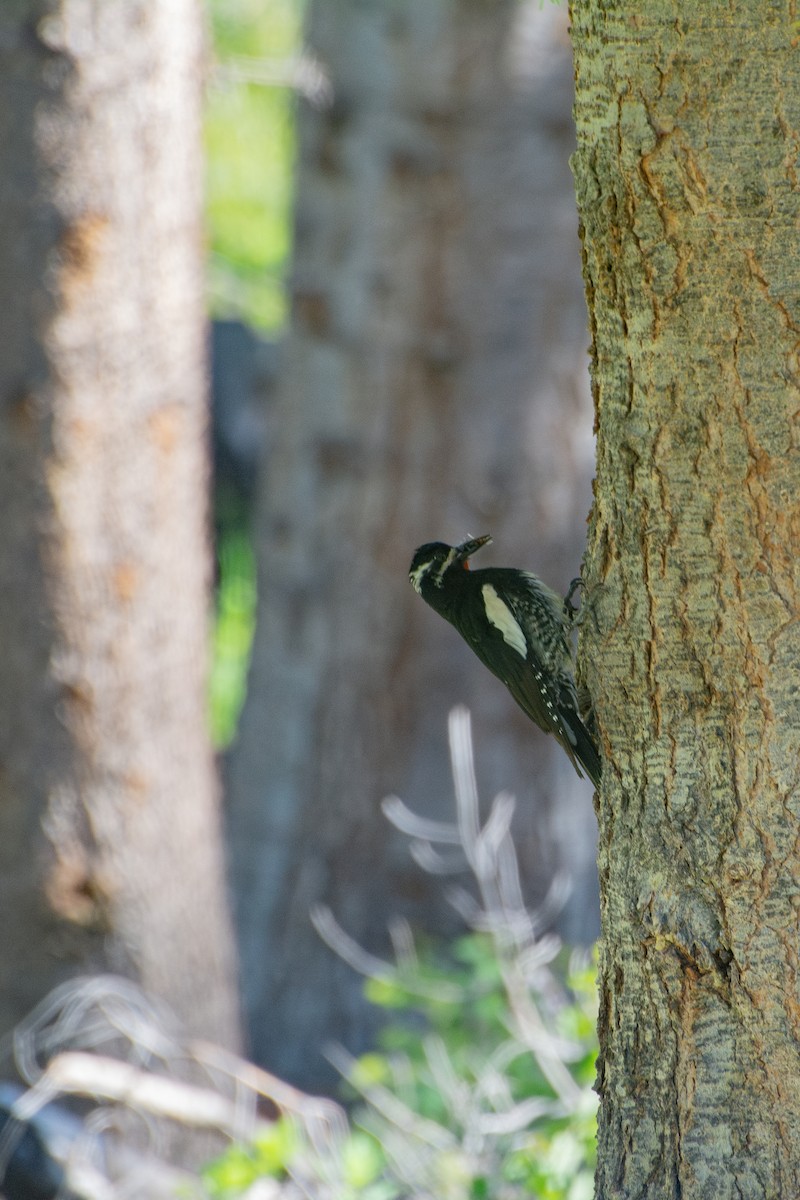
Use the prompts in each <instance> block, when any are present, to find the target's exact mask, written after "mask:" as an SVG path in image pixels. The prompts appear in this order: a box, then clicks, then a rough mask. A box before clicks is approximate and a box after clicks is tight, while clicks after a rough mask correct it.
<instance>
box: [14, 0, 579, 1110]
mask: <svg viewBox="0 0 800 1200" xmlns="http://www.w3.org/2000/svg"><path fill="white" fill-rule="evenodd" d="M0 60H2V63H3V68H2V70H1V71H0V155H2V159H3V165H2V171H0V300H2V307H3V312H4V316H5V319H4V321H3V323H2V328H0V399H1V400H2V416H0V660H1V661H2V662H3V672H2V678H1V679H0V900H1V901H2V904H3V911H4V916H5V919H4V922H3V929H2V931H0V940H1V941H2V952H0V1029H2V1030H11V1029H12V1028H13V1027H14V1026H15V1025H16V1024H17V1023H18V1022H19V1021H20V1020H21V1019H22V1018H23V1017H24V1016H25V1015H26V1013H28V1012H29V1011H30V1009H31V1008H32V1007H33V1006H34V1005H35V1004H36V1003H38V1002H39V1001H40V1000H41V999H42V997H44V996H45V995H47V993H48V991H49V989H50V988H52V987H53V986H55V985H57V984H59V983H61V982H63V981H64V980H69V979H72V978H74V977H75V976H76V975H80V974H86V973H94V972H98V971H100V972H108V971H112V972H115V973H120V974H122V975H125V976H128V977H129V978H131V979H133V980H135V981H136V982H137V983H140V984H141V985H142V986H144V987H145V988H146V989H148V991H151V992H153V993H154V994H156V995H157V996H159V997H161V998H163V999H164V1000H165V1001H166V1002H167V1003H168V1004H169V1005H170V1006H171V1007H172V1009H173V1011H174V1012H176V1013H177V1015H178V1017H179V1018H180V1019H181V1020H182V1021H183V1022H184V1023H185V1024H186V1026H187V1028H188V1029H189V1030H190V1031H193V1032H195V1033H197V1034H199V1035H202V1036H203V1037H210V1038H214V1039H216V1040H218V1041H220V1042H221V1043H223V1044H225V1045H228V1046H230V1047H231V1048H242V1047H244V1048H246V1050H247V1052H248V1053H249V1055H250V1056H251V1057H252V1058H253V1060H254V1061H255V1062H256V1063H259V1064H261V1065H263V1066H265V1067H267V1068H268V1069H269V1070H271V1071H274V1072H276V1073H277V1074H278V1075H280V1076H281V1077H283V1078H284V1079H286V1080H289V1081H291V1082H292V1083H295V1084H297V1085H300V1086H302V1087H304V1088H312V1089H322V1090H329V1089H331V1088H333V1087H334V1086H335V1081H336V1079H337V1074H336V1072H335V1071H334V1069H333V1067H332V1066H331V1064H330V1062H329V1060H328V1058H326V1057H325V1056H324V1053H323V1051H324V1049H325V1047H326V1046H328V1045H329V1044H331V1043H338V1044H340V1045H342V1046H344V1047H345V1048H346V1049H347V1051H348V1052H349V1053H351V1054H353V1055H358V1054H361V1053H363V1052H364V1051H366V1050H368V1049H369V1048H370V1047H371V1046H372V1045H373V1044H374V1039H375V1036H376V1031H377V1029H378V1027H379V1025H380V1024H382V1022H383V1021H384V1019H385V1018H384V1016H382V1015H381V1010H380V1009H378V1008H376V1007H375V1005H373V1004H370V1003H368V1001H367V1000H366V999H365V996H364V990H363V981H362V980H361V979H360V978H359V976H358V975H357V974H356V973H355V972H354V971H353V970H352V968H351V966H350V965H348V964H347V963H345V962H344V961H342V959H341V957H339V956H337V955H336V954H335V953H334V952H333V950H332V949H331V948H330V946H329V945H327V944H326V942H325V941H324V940H323V939H322V938H321V937H320V936H319V934H318V932H317V930H316V929H315V927H314V925H313V924H312V921H311V919H310V915H309V914H310V912H311V911H312V909H314V908H315V906H316V908H317V909H319V906H323V907H324V909H325V910H326V911H327V910H329V911H330V913H331V914H332V915H333V917H334V918H335V919H336V921H337V922H338V923H339V925H340V926H341V928H342V929H343V930H344V931H345V933H346V934H347V935H348V936H349V937H350V938H352V939H353V941H354V943H356V944H358V946H360V947H362V948H364V950H365V951H366V952H368V953H369V954H372V955H379V956H381V955H385V954H387V953H388V952H389V930H390V928H391V927H392V925H393V923H395V924H396V922H397V921H398V920H400V919H402V920H405V921H407V922H408V923H409V926H410V927H411V928H412V929H413V930H414V931H415V932H416V934H417V935H418V936H421V937H422V938H423V939H433V940H436V939H441V938H453V937H455V936H457V935H460V934H461V933H463V931H464V929H465V919H464V912H463V905H462V910H461V911H457V910H456V909H454V907H453V906H452V904H450V903H449V902H448V898H447V889H446V887H445V886H443V884H442V881H441V879H439V878H436V877H434V876H432V875H430V874H429V873H426V872H425V871H423V870H421V869H420V867H419V866H418V865H417V864H416V863H415V862H414V861H413V860H412V859H411V858H410V857H409V855H408V850H407V839H406V838H405V837H403V836H402V835H401V834H400V833H398V832H397V830H396V829H394V828H393V827H392V825H390V824H389V822H387V820H386V818H385V816H384V814H383V811H382V809H381V801H382V800H383V798H384V797H386V796H387V795H390V794H396V795H399V796H400V797H402V798H403V800H404V802H405V803H406V804H407V805H408V806H409V808H410V809H412V810H413V811H414V812H415V813H417V814H419V815H421V816H423V817H426V818H430V819H433V820H437V821H452V820H453V814H454V799H453V784H452V781H451V772H450V763H449V751H448V739H447V715H448V712H449V710H450V709H451V708H452V707H453V706H454V705H456V704H465V705H466V706H467V707H468V708H469V710H470V711H471V713H472V722H473V735H474V740H475V751H476V762H477V773H478V782H479V787H480V793H481V796H482V797H483V798H484V801H485V805H486V807H485V809H484V816H485V815H486V813H487V812H488V803H489V801H490V800H491V798H492V797H493V796H494V795H495V794H496V793H498V792H500V791H507V792H510V793H512V794H513V795H514V796H515V797H516V798H517V806H516V810H515V815H514V821H513V835H514V843H515V846H516V852H517V857H518V859H519V864H520V872H521V879H522V888H523V894H524V898H525V901H526V903H527V904H528V905H529V906H530V907H531V909H537V907H538V906H541V905H542V904H545V902H546V904H547V908H546V912H547V924H548V926H550V927H553V928H554V929H555V930H556V931H557V932H558V934H559V935H560V936H561V937H562V938H563V939H564V940H565V941H566V942H567V943H568V944H570V945H583V946H589V945H590V944H591V943H592V942H593V940H594V938H595V937H596V935H597V931H598V903H597V882H596V875H595V866H594V847H595V824H594V816H593V813H592V809H591V788H590V787H589V786H588V784H587V783H586V781H582V780H580V779H578V778H577V776H576V775H575V773H574V771H573V769H572V767H571V765H570V763H569V762H568V760H567V759H566V757H565V756H564V755H563V753H561V752H560V750H559V748H558V746H557V745H556V743H555V742H554V741H553V740H552V739H546V738H545V737H544V736H543V735H541V734H540V733H539V731H538V730H537V729H536V728H534V726H533V725H531V723H530V722H529V721H528V720H527V719H526V717H525V716H524V715H523V714H522V713H521V712H520V711H519V710H518V709H517V708H516V706H515V705H514V702H513V701H512V700H511V698H510V696H509V695H508V694H507V692H506V691H505V689H504V688H503V687H502V686H501V685H500V684H499V683H498V682H497V681H496V680H494V679H493V677H491V676H490V675H489V674H488V673H487V672H486V671H485V670H484V668H483V667H482V666H481V664H480V663H479V662H478V661H477V659H475V658H474V656H472V655H471V653H470V651H469V650H468V649H467V647H466V646H465V645H464V644H462V642H461V641H460V639H459V638H458V636H457V635H456V634H455V632H454V631H453V630H452V629H451V628H449V627H448V626H447V625H445V624H444V623H443V622H442V621H441V620H440V619H439V618H438V617H437V616H436V615H435V614H434V613H432V612H431V611H430V610H429V609H428V608H427V607H426V606H425V605H424V604H422V603H421V602H420V600H419V598H418V597H417V596H415V595H414V593H413V591H412V590H411V588H410V587H409V585H408V580H407V570H408V564H409V561H410V558H411V555H412V552H413V550H414V548H415V547H416V546H417V545H418V544H420V543H422V542H424V541H429V540H444V541H449V542H455V541H457V540H461V539H463V538H464V537H466V536H467V535H470V534H471V535H477V534H482V533H491V534H492V535H493V537H494V544H493V545H492V546H491V547H490V548H489V549H488V550H486V551H485V552H483V554H482V561H481V564H480V565H482V566H483V565H502V566H518V567H523V568H526V569H530V570H533V571H535V572H536V573H537V574H539V575H541V576H542V577H543V578H544V579H545V580H546V581H547V583H549V584H550V585H551V586H552V587H554V588H555V589H556V590H557V591H559V592H562V593H565V592H566V590H567V588H568V586H569V582H570V580H571V579H572V578H573V577H574V576H575V575H577V574H578V573H579V571H580V566H581V555H582V552H583V544H584V526H585V520H586V516H587V514H588V511H589V507H590V504H591V480H592V472H593V454H594V445H593V433H592V406H591V398H590V392H589V383H588V369H587V368H588V357H587V348H588V343H589V332H588V324H587V313H586V306H585V300H584V295H583V287H582V280H581V264H580V243H579V237H578V222H577V216H576V211H575V203H574V197H573V189H572V180H571V175H570V170H569V156H570V154H571V152H572V148H573V129H572V118H571V105H572V61H571V53H570V47H569V41H568V31H567V16H566V11H565V9H564V8H563V7H559V6H554V5H551V4H542V3H540V0H495V2H494V3H486V2H485V0H337V3H335V4H331V3H329V2H326V0H305V2H303V0H208V2H207V4H206V6H205V7H201V6H200V5H198V4H197V3H195V0H171V2H170V3H168V4H156V3H154V0H130V2H129V3H124V4H123V3H121V2H117V0H114V2H113V3H105V4H103V3H100V2H99V0H98V2H96V3H94V2H88V0H87V2H86V3H83V2H81V3H79V2H78V0H63V2H62V3H59V4H55V3H51V2H50V0H20V3H18V4H15V5H12V6H11V7H8V8H6V9H5V11H4V12H3V13H2V14H0ZM203 197H204V199H203ZM209 460H210V461H211V463H212V465H213V470H211V471H210V472H209V468H208V463H209ZM484 559H485V561H483V560H484ZM211 595H213V605H212V604H211V601H210V596H211ZM210 608H212V609H213V616H212V617H211V618H209V609H210ZM209 728H210V734H209ZM457 866H458V864H455V865H454V869H456V878H458V874H457ZM554 881H555V892H554ZM462 882H463V881H462ZM465 886H468V885H465ZM554 896H555V897H556V899H555V900H554ZM227 897H229V898H230V904H228V902H227ZM548 897H549V899H548Z"/></svg>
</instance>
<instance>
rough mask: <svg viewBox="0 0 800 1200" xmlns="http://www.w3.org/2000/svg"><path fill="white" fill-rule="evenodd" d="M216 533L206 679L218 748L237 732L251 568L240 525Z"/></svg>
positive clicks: (251, 611) (251, 620)
mask: <svg viewBox="0 0 800 1200" xmlns="http://www.w3.org/2000/svg"><path fill="white" fill-rule="evenodd" d="M221 529H222V533H221V536H220V541H219V546H218V553H217V558H218V569H219V582H218V585H217V594H216V616H215V621H214V625H213V630H212V653H211V673H210V679H209V692H210V701H209V708H210V717H209V720H210V726H211V739H212V742H213V743H214V745H215V746H216V747H218V748H222V747H225V746H227V745H228V744H229V743H230V742H231V741H232V740H233V737H234V734H235V733H236V725H237V722H238V720H239V714H240V712H241V710H242V705H243V704H244V697H245V691H246V688H247V666H248V663H249V661H250V647H251V645H252V641H253V632H254V629H255V618H256V567H255V559H254V554H253V545H252V541H251V539H250V535H249V532H248V530H247V528H246V526H245V525H244V524H243V523H239V524H236V523H234V522H225V523H224V524H223V525H222V526H221Z"/></svg>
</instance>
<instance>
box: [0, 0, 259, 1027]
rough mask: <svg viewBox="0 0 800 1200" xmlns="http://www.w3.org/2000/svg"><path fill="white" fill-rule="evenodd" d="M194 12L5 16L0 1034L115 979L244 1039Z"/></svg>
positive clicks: (62, 10)
mask: <svg viewBox="0 0 800 1200" xmlns="http://www.w3.org/2000/svg"><path fill="white" fill-rule="evenodd" d="M201 32H202V30H201V19H200V13H199V11H198V8H197V5H196V3H195V0H171V2H170V3H167V4H154V3H150V2H148V0H94V2H92V3H88V4H87V3H84V2H81V3H78V0H64V2H63V3H61V4H59V5H57V6H54V5H53V4H52V3H49V2H45V0H27V2H25V3H15V4H14V5H12V6H11V8H10V9H9V8H8V6H7V7H6V8H5V9H4V11H3V13H2V14H0V55H1V57H0V64H1V65H0V126H1V127H2V136H1V137H0V146H1V147H2V152H1V153H2V171H0V307H1V308H2V312H3V321H2V327H0V402H1V407H0V514H2V515H1V517H0V519H1V520H2V529H3V539H2V552H1V553H0V661H1V662H2V663H3V670H2V673H0V896H1V897H2V911H3V922H2V932H0V1029H8V1027H9V1026H10V1025H12V1024H13V1023H14V1022H15V1021H16V1020H18V1019H19V1018H20V1017H21V1016H22V1015H23V1014H24V1013H25V1012H26V1011H27V1009H28V1008H29V1007H30V1006H31V1005H32V1004H33V1003H34V1002H36V1001H37V1000H39V999H40V998H41V997H42V995H43V994H44V993H45V992H46V991H47V990H48V989H49V988H50V987H51V986H52V985H53V984H54V983H56V982H58V981H60V980H61V979H63V978H65V977H67V976H69V975H72V974H74V973H75V972H76V971H88V970H109V969H111V970H114V971H120V972H124V973H126V974H129V975H131V976H133V977H134V978H136V979H137V980H138V981H139V982H141V983H142V984H143V985H144V986H145V987H146V988H148V989H151V990H152V991H153V992H155V993H157V994H158V995H159V996H161V997H163V998H164V999H166V1000H167V1001H168V1002H169V1003H170V1004H171V1005H172V1006H173V1008H174V1009H175V1010H176V1012H177V1013H178V1015H179V1016H180V1017H181V1018H183V1019H184V1021H186V1022H187V1023H188V1026H189V1028H190V1029H191V1030H194V1031H196V1032H198V1033H200V1032H202V1033H204V1034H206V1035H209V1036H214V1037H217V1038H220V1039H222V1040H223V1041H227V1042H229V1043H230V1042H232V1041H235V1039H236V1024H237V1022H236V999H235V983H234V974H235V962H234V957H233V953H232V949H231V938H230V935H229V928H228V921H227V919H226V908H225V894H224V886H223V878H222V861H221V858H222V855H221V846H220V839H219V829H218V824H219V822H218V804H217V791H216V785H215V778H214V770H213V761H212V755H211V752H210V749H209V744H208V741H207V736H206V732H205V704H206V697H205V658H206V652H205V644H206V637H207V589H206V583H207V573H208V563H207V551H206V530H205V511H204V509H205V500H204V487H205V478H206V461H205V457H206V455H205V445H204V437H205V410H204V402H203V395H204V321H203V291H204V287H203V264H202V245H201V232H200V207H199V198H200V178H201V171H200V142H199V87H200V76H201V57H200V56H201V46H202V40H201Z"/></svg>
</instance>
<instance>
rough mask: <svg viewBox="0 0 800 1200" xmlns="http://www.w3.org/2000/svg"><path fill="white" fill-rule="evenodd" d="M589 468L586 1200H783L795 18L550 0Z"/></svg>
mask: <svg viewBox="0 0 800 1200" xmlns="http://www.w3.org/2000/svg"><path fill="white" fill-rule="evenodd" d="M572 19H573V38H574V45H575V63H576V80H577V99H576V115H577V127H578V147H579V148H578V153H577V156H576V159H575V176H576V182H577V192H578V201H579V208H580V212H581V219H582V223H583V237H584V269H585V279H586V287H587V292H588V296H589V301H590V308H591V315H592V326H593V333H594V346H593V359H594V389H595V399H596V405H597V415H598V474H597V484H596V502H595V507H594V514H593V519H592V525H591V543H590V557H591V561H592V564H593V580H592V581H591V582H592V583H595V584H596V585H597V586H596V588H595V589H594V590H592V589H591V588H590V596H591V598H592V604H593V610H594V614H595V620H594V621H587V622H586V623H585V626H584V628H585V640H586V647H585V650H586V654H585V659H586V664H585V665H586V669H587V680H588V682H589V684H590V687H591V690H592V692H593V694H594V696H595V698H596V704H597V711H598V716H599V720H600V725H601V728H602V731H603V738H604V746H605V764H606V765H605V771H604V775H603V790H602V796H601V802H600V811H599V816H600V834H601V848H600V875H601V889H602V897H601V904H602V917H603V952H602V961H601V1001H602V1009H601V1018H600V1034H601V1052H602V1058H601V1065H600V1070H599V1076H598V1081H599V1091H600V1095H601V1098H602V1105H601V1113H600V1138H599V1167H598V1176H597V1195H598V1196H600V1197H603V1198H604V1200H611V1197H634V1196H635V1197H652V1198H653V1200H655V1198H656V1197H657V1198H658V1200H664V1198H665V1197H676V1198H677V1197H681V1200H693V1198H698V1200H699V1197H711V1196H713V1197H714V1198H715V1200H724V1198H726V1197H738V1198H741V1197H746V1198H747V1200H754V1198H756V1197H764V1198H766V1197H772V1198H774V1197H778V1196H787V1197H788V1196H796V1195H800V1056H798V1044H799V1041H800V982H799V980H800V975H799V974H798V966H797V944H798V892H800V843H798V837H797V817H798V812H799V811H800V791H799V790H798V762H800V689H798V686H797V682H796V680H797V674H798V668H799V667H800V624H798V620H797V612H798V583H800V580H799V579H798V567H797V564H798V561H799V556H798V548H799V546H800V543H799V541H798V539H799V538H800V517H799V515H798V514H799V512H800V510H799V509H798V485H799V484H800V456H799V455H798V449H797V413H798V409H800V370H799V368H798V358H797V354H798V333H797V331H798V326H799V325H800V287H798V265H797V264H798V262H800V193H798V187H797V173H796V172H797V155H798V145H799V144H800V59H798V53H797V45H796V35H797V27H796V21H795V12H794V9H793V6H792V5H790V4H789V3H783V2H779V3H774V4H768V5H764V4H757V3H752V2H751V3H747V2H745V0H734V2H733V3H731V4H729V5H725V6H724V7H721V6H699V7H698V6H697V5H695V4H689V3H680V4H678V5H677V6H676V5H675V4H673V3H670V4H668V5H667V4H659V3H650V4H647V5H645V6H642V5H641V4H638V3H634V0H626V2H623V3H614V4H610V3H601V2H599V0H573V7H572Z"/></svg>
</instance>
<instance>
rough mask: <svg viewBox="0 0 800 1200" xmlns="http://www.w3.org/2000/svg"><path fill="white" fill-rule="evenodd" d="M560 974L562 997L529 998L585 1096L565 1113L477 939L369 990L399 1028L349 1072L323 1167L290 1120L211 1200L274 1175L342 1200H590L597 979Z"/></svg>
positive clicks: (423, 958)
mask: <svg viewBox="0 0 800 1200" xmlns="http://www.w3.org/2000/svg"><path fill="white" fill-rule="evenodd" d="M564 966H565V968H566V971H567V974H566V991H565V990H563V989H560V988H559V987H558V985H557V984H556V982H555V975H554V974H551V973H550V972H549V970H548V969H545V972H544V973H543V974H542V978H541V980H540V982H541V984H542V988H543V990H542V991H541V993H538V992H537V985H536V982H535V981H533V983H532V989H533V993H536V994H537V1000H538V1003H539V1006H540V1008H541V1009H542V1010H543V1011H544V1009H545V1008H549V1010H550V1012H549V1023H551V1024H552V1031H553V1035H554V1036H556V1037H558V1036H561V1037H564V1038H568V1039H569V1040H570V1042H571V1043H572V1047H571V1053H570V1054H569V1057H570V1059H571V1062H570V1070H571V1074H572V1077H573V1079H574V1080H575V1081H576V1082H577V1083H578V1084H579V1085H580V1088H581V1089H582V1091H581V1092H580V1093H579V1096H578V1102H577V1104H575V1105H574V1106H573V1107H572V1109H571V1110H570V1111H569V1112H566V1111H564V1106H563V1104H561V1103H560V1102H559V1100H558V1098H557V1097H556V1095H555V1093H554V1092H553V1090H552V1088H551V1087H550V1085H549V1084H548V1083H547V1081H546V1080H545V1078H544V1076H543V1073H542V1071H541V1069H540V1067H539V1066H538V1065H537V1061H536V1056H535V1055H534V1054H532V1053H531V1052H530V1050H529V1049H528V1048H527V1047H526V1046H525V1045H524V1044H523V1042H522V1041H521V1040H520V1039H519V1037H518V1036H517V1034H516V1032H515V1027H516V1024H517V1020H516V1017H515V1014H514V1012H513V1010H512V1007H511V1005H510V1004H509V1001H508V999H507V996H506V989H505V986H504V980H503V975H504V972H503V965H502V963H501V962H500V961H499V959H498V955H497V952H496V946H495V943H494V941H493V939H492V938H490V937H489V936H487V935H484V934H469V935H467V936H465V937H463V938H460V939H459V940H458V941H456V942H455V943H454V944H453V945H452V946H451V947H450V948H449V949H448V951H447V953H446V955H443V954H442V952H441V950H438V949H435V948H433V947H431V948H428V949H427V950H426V951H425V952H424V953H422V954H421V955H420V957H419V958H415V959H413V960H412V961H409V962H406V963H405V964H403V965H402V966H401V967H400V968H398V969H397V971H396V972H392V973H391V974H390V973H388V972H387V974H386V975H385V976H382V977H381V978H379V979H370V980H369V981H368V983H367V994H368V996H369V998H370V999H371V1000H372V1001H373V1002H374V1003H378V1004H380V1005H381V1007H383V1008H385V1009H387V1010H388V1011H389V1012H391V1013H392V1021H391V1023H390V1024H389V1026H388V1027H387V1028H386V1030H385V1031H384V1034H383V1036H382V1038H381V1041H380V1045H379V1047H378V1049H377V1050H375V1051H373V1052H371V1053H369V1054H365V1055H362V1056H361V1057H360V1058H359V1059H357V1060H354V1061H353V1062H352V1063H351V1066H350V1070H349V1072H348V1081H347V1088H348V1091H349V1095H350V1100H351V1104H352V1107H351V1115H350V1119H349V1125H348V1129H347V1132H346V1134H345V1135H344V1136H343V1137H340V1138H339V1139H338V1141H336V1143H335V1144H332V1145H331V1146H330V1147H329V1148H328V1151H327V1157H326V1158H325V1161H322V1160H321V1159H320V1157H319V1147H318V1146H315V1145H312V1143H311V1141H310V1140H309V1138H308V1136H307V1134H306V1133H305V1132H304V1130H303V1125H302V1122H296V1123H293V1124H292V1123H290V1122H288V1120H287V1119H286V1118H283V1119H282V1120H281V1121H280V1122H278V1124H277V1125H276V1126H275V1134H274V1136H273V1137H272V1138H271V1139H269V1154H268V1155H266V1154H265V1151H264V1149H263V1147H262V1148H260V1147H259V1146H258V1145H257V1146H255V1147H253V1148H251V1149H249V1150H243V1149H242V1148H241V1147H235V1148H234V1149H233V1150H231V1151H229V1152H228V1154H226V1155H224V1156H223V1158H222V1159H220V1160H218V1162H217V1163H215V1164H213V1166H212V1167H210V1168H209V1171H208V1172H207V1174H206V1183H207V1186H208V1187H209V1190H210V1192H211V1195H212V1196H213V1197H214V1200H232V1198H233V1197H235V1196H238V1195H241V1194H242V1192H243V1191H244V1190H245V1189H246V1188H247V1187H248V1186H249V1185H250V1184H251V1183H253V1182H254V1181H255V1180H256V1179H258V1178H260V1177H261V1176H264V1175H270V1176H272V1177H274V1178H287V1179H288V1178H289V1177H292V1178H295V1179H298V1180H299V1181H300V1182H301V1187H302V1189H303V1190H304V1191H305V1193H306V1194H308V1195H311V1196H320V1197H335V1200H401V1198H402V1200H410V1198H411V1197H415V1198H417V1200H428V1198H429V1197H431V1198H432V1197H436V1200H484V1198H485V1200H490V1198H491V1200H524V1198H525V1197H530V1196H536V1197H539V1198H540V1200H590V1197H591V1196H592V1191H593V1169H594V1153H595V1150H594V1138H595V1103H594V1099H593V1097H592V1095H591V1092H590V1090H589V1089H590V1085H591V1081H592V1078H593V1075H594V1062H595V1050H596V1047H595V1034H594V1021H595V1013H594V1010H595V1000H596V997H595V985H594V970H593V968H592V967H591V966H583V967H582V968H580V969H577V968H576V967H575V966H574V965H573V966H570V965H569V964H564ZM562 1053H564V1054H565V1056H566V1055H567V1052H566V1051H565V1050H564V1051H562ZM290 1130H291V1132H289V1131H290ZM315 1180H316V1183H315Z"/></svg>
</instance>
